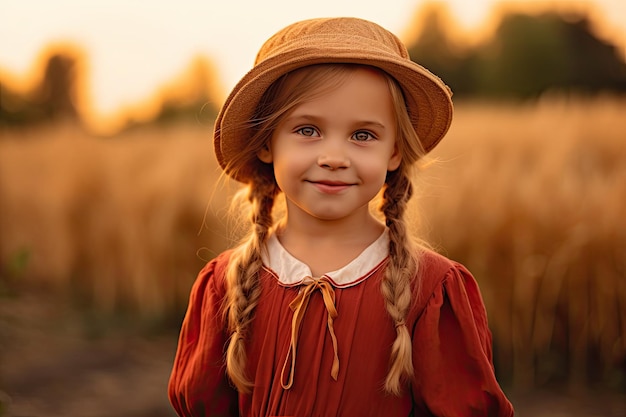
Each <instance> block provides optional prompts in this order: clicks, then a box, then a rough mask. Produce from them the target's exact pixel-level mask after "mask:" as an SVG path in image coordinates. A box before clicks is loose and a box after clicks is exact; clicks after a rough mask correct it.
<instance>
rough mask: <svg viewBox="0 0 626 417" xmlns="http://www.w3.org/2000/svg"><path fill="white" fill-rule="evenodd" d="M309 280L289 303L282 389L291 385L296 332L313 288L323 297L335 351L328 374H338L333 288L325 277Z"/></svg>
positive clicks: (281, 381) (313, 290)
mask: <svg viewBox="0 0 626 417" xmlns="http://www.w3.org/2000/svg"><path fill="white" fill-rule="evenodd" d="M309 280H310V281H309V282H308V283H307V284H306V285H305V286H304V287H302V288H301V289H300V292H299V293H298V296H297V297H296V298H295V299H294V300H293V301H292V302H291V303H290V304H289V308H291V310H292V311H293V319H292V320H291V345H290V346H289V351H288V352H287V356H286V357H285V362H284V364H283V369H282V371H281V373H280V384H281V385H282V387H283V388H284V389H289V388H291V386H292V385H293V378H294V374H295V368H296V349H297V346H298V333H299V332H300V325H301V324H302V319H303V318H304V314H305V313H306V308H307V306H308V305H309V300H310V299H311V294H313V293H314V292H315V290H320V292H321V293H322V297H323V298H324V305H325V306H326V311H327V313H328V331H329V333H330V337H331V339H332V341H333V349H334V351H335V358H334V360H333V366H332V368H331V371H330V376H331V377H332V378H333V379H334V380H335V381H336V380H337V375H338V374H339V355H338V354H337V337H336V336H335V329H334V327H333V320H334V319H335V318H336V317H337V309H336V308H335V290H334V289H333V286H332V284H331V283H330V281H328V279H327V278H326V277H322V278H319V279H315V278H309ZM289 355H291V367H290V369H289V380H288V381H287V383H285V382H284V381H285V370H286V368H287V364H288V363H289Z"/></svg>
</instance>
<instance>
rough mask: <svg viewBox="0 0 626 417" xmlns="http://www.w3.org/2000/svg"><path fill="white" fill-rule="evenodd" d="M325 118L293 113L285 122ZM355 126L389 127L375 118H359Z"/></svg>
mask: <svg viewBox="0 0 626 417" xmlns="http://www.w3.org/2000/svg"><path fill="white" fill-rule="evenodd" d="M322 119H323V118H321V117H317V116H314V115H309V114H293V115H290V116H287V117H286V118H285V119H284V121H283V122H293V121H298V120H302V121H309V122H312V123H314V122H319V121H320V120H322ZM353 124H354V125H355V126H364V127H377V128H379V129H387V127H386V126H385V125H384V124H382V123H380V122H377V121H374V120H357V121H355V122H354V123H353Z"/></svg>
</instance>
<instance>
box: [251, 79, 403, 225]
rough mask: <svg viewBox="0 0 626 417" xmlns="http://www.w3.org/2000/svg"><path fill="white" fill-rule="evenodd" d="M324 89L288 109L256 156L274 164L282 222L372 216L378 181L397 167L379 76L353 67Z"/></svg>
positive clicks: (392, 124)
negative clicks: (282, 201)
mask: <svg viewBox="0 0 626 417" xmlns="http://www.w3.org/2000/svg"><path fill="white" fill-rule="evenodd" d="M326 82H329V81H326ZM319 87H320V88H322V89H324V88H325V86H324V85H320V86H319ZM327 90H328V92H326V93H324V94H321V95H318V96H315V98H313V99H311V100H309V101H306V102H304V103H302V104H299V105H297V106H296V107H294V108H293V110H291V112H290V113H288V114H287V115H286V116H285V117H284V118H283V120H282V121H281V122H280V123H279V124H278V126H277V128H276V129H275V130H274V132H273V135H272V138H271V141H270V143H269V144H268V146H267V147H266V148H264V149H263V150H262V151H260V152H259V154H258V156H259V158H260V159H261V160H262V161H263V162H266V163H272V164H273V166H274V176H275V178H276V182H277V184H278V186H279V187H280V189H281V190H282V191H283V192H284V194H285V197H286V202H287V214H288V219H289V220H288V221H291V219H292V218H303V217H302V216H304V218H305V219H306V218H314V219H316V220H322V221H338V220H346V219H353V220H359V219H364V218H363V217H362V216H371V215H370V214H369V208H368V203H369V202H370V201H371V200H372V199H373V198H374V197H375V196H376V194H377V193H378V192H379V191H380V189H381V188H382V186H383V185H384V183H385V178H386V175H387V172H388V171H393V170H395V169H397V168H398V166H399V165H400V161H401V157H400V155H399V153H398V152H397V149H396V141H395V139H396V134H397V132H396V118H395V116H394V113H393V104H392V98H391V94H390V92H389V86H388V84H387V81H386V80H385V78H384V77H383V76H382V75H381V74H380V73H378V72H376V71H374V70H370V69H367V68H358V69H355V70H354V71H353V72H352V73H351V74H350V76H349V77H347V79H346V80H345V81H344V82H342V83H341V84H340V85H339V86H338V87H335V88H332V89H327ZM322 91H324V90H322Z"/></svg>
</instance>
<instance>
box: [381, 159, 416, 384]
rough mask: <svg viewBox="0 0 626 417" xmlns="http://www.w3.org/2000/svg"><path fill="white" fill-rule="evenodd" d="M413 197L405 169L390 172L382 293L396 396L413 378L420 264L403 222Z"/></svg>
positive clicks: (384, 207)
mask: <svg viewBox="0 0 626 417" xmlns="http://www.w3.org/2000/svg"><path fill="white" fill-rule="evenodd" d="M412 194H413V186H412V184H411V180H410V178H409V177H408V175H407V173H406V172H405V171H404V170H403V169H402V168H400V169H399V170H398V171H395V172H391V173H389V175H388V178H387V185H386V187H385V191H384V194H383V203H382V206H381V210H382V212H383V213H384V215H385V219H386V224H387V227H388V228H389V259H390V261H389V264H388V266H387V269H386V272H385V277H384V279H383V282H382V284H381V291H382V294H383V297H384V299H385V304H386V307H387V312H388V313H389V315H390V316H391V318H392V319H393V321H394V324H395V327H396V333H397V335H396V340H395V341H394V342H393V345H392V347H391V357H390V369H389V373H388V374H387V378H386V379H385V389H386V391H388V392H390V393H392V394H395V395H399V394H400V392H401V382H402V380H403V379H405V378H410V377H411V376H412V375H413V362H412V354H411V352H412V343H411V336H410V334H409V330H408V328H407V326H406V322H405V320H406V316H407V313H408V310H409V307H410V303H411V279H412V278H413V276H414V274H415V271H416V269H417V261H416V259H415V256H414V253H413V250H412V247H411V242H410V239H409V237H408V231H407V225H406V222H405V219H404V214H405V212H406V208H407V203H408V201H409V199H410V198H411V195H412Z"/></svg>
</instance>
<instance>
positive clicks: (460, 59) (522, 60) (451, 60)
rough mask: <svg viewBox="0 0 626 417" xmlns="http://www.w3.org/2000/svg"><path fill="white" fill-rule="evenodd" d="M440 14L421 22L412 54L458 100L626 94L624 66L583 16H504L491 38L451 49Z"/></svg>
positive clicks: (621, 60) (546, 14) (433, 14)
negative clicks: (554, 93) (552, 93)
mask: <svg viewBox="0 0 626 417" xmlns="http://www.w3.org/2000/svg"><path fill="white" fill-rule="evenodd" d="M437 13H438V12H437V11H436V10H435V11H432V12H431V15H429V16H427V18H426V19H424V28H423V31H422V33H421V35H420V36H419V38H418V39H417V40H416V41H415V42H414V43H413V44H412V46H411V47H410V50H409V52H410V54H411V57H412V58H413V59H415V61H416V62H419V63H421V64H422V65H424V66H425V67H426V68H428V69H430V70H431V71H432V72H434V73H435V74H437V75H439V76H441V77H442V79H443V80H444V81H445V82H446V83H447V84H448V85H450V87H451V88H452V90H453V91H454V93H455V95H456V96H457V97H490V98H514V99H527V98H534V97H537V96H539V95H541V94H543V93H545V92H548V91H555V90H556V91H560V92H578V93H585V94H594V93H598V92H603V91H611V92H614V93H619V94H624V93H626V63H625V62H624V60H623V58H622V57H620V56H619V53H618V51H617V48H616V47H615V46H614V45H612V44H610V43H608V42H606V41H604V40H602V39H600V38H598V37H597V36H596V34H595V33H594V32H593V30H592V27H591V23H590V21H589V19H588V18H587V17H584V16H566V15H561V14H557V13H554V12H552V13H544V14H541V15H538V16H531V15H526V14H520V13H512V14H508V15H505V16H504V17H503V18H502V20H501V22H500V24H499V26H498V29H497V30H496V32H495V35H494V36H493V37H492V38H491V39H488V40H487V41H486V42H485V43H483V44H480V45H478V46H476V47H474V48H469V49H467V50H465V51H458V50H457V51H455V50H454V48H452V47H451V46H450V45H451V41H450V39H449V37H448V36H447V35H446V33H445V28H444V27H443V25H441V23H440V19H439V18H438V14H437Z"/></svg>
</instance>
